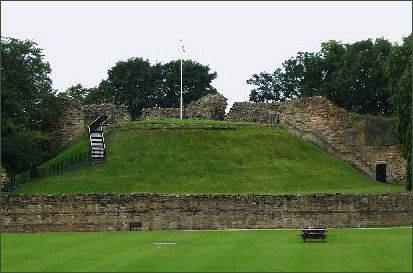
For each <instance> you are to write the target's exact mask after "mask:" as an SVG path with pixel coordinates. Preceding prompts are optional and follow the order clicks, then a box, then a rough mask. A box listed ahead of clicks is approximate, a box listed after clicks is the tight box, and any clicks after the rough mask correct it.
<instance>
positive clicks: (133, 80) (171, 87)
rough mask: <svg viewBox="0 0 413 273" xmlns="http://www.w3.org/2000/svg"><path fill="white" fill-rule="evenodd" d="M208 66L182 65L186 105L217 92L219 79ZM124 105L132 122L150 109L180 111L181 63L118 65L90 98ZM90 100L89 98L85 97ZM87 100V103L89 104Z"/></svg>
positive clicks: (135, 61)
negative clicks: (212, 83) (216, 84)
mask: <svg viewBox="0 0 413 273" xmlns="http://www.w3.org/2000/svg"><path fill="white" fill-rule="evenodd" d="M216 76H217V75H216V73H211V72H210V68H209V67H208V66H204V65H201V64H199V63H196V62H193V61H191V60H188V61H184V63H183V100H184V103H185V104H187V103H189V102H191V101H193V100H197V99H199V98H201V97H203V96H205V95H207V94H209V93H213V92H216V90H215V89H214V88H213V87H212V86H211V82H212V80H213V79H215V78H216ZM92 94H93V95H96V96H97V97H98V96H100V97H101V98H102V100H105V101H113V102H115V103H116V104H118V105H120V104H122V105H124V106H126V108H127V109H128V111H129V112H130V114H131V115H132V117H133V118H138V117H139V116H140V115H141V113H142V109H144V108H150V107H178V106H179V99H180V61H172V62H169V63H166V64H160V63H158V64H155V65H151V64H150V63H149V61H148V60H144V59H142V58H130V59H128V60H126V61H120V62H117V63H116V65H115V66H114V67H112V68H111V69H110V70H109V71H108V78H107V79H106V80H103V81H102V82H101V83H100V85H99V87H98V88H97V89H96V90H95V91H94V92H91V93H90V94H89V96H92ZM86 98H87V99H88V96H87V97H86ZM87 99H86V100H87Z"/></svg>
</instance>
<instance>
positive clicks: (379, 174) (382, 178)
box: [376, 163, 387, 183]
mask: <svg viewBox="0 0 413 273" xmlns="http://www.w3.org/2000/svg"><path fill="white" fill-rule="evenodd" d="M386 167H387V165H386V164H383V163H380V164H377V165H376V180H377V181H379V182H383V183H386V180H387V179H386Z"/></svg>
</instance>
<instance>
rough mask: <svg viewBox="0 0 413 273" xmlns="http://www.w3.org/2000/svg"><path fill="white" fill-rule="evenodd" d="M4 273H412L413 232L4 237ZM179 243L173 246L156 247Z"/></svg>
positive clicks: (235, 232)
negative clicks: (317, 237) (320, 236)
mask: <svg viewBox="0 0 413 273" xmlns="http://www.w3.org/2000/svg"><path fill="white" fill-rule="evenodd" d="M1 236H2V237H1V239H2V240H1V251H2V255H1V271H23V272H24V271H60V272H64V271H89V272H96V271H105V272H110V271H112V272H115V271H306V272H309V271H330V272H334V271H352V272H354V271H380V272H383V271H406V272H407V271H410V272H411V271H412V230H411V228H390V229H329V233H328V237H327V240H326V242H324V243H323V242H305V243H304V242H303V241H302V239H301V238H300V237H299V231H298V230H261V231H256V230H250V231H145V232H96V233H86V232H85V233H3V234H1ZM157 243H176V244H157Z"/></svg>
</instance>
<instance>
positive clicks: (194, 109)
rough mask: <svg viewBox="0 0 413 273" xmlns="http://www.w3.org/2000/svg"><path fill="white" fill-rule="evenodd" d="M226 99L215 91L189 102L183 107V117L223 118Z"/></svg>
mask: <svg viewBox="0 0 413 273" xmlns="http://www.w3.org/2000/svg"><path fill="white" fill-rule="evenodd" d="M226 108H227V99H226V98H225V97H224V96H223V95H221V94H219V93H217V94H209V95H206V96H205V97H202V98H200V99H199V100H197V101H193V102H191V103H190V104H189V105H188V106H187V108H186V109H185V117H186V118H189V119H213V120H223V119H224V117H225V109H226Z"/></svg>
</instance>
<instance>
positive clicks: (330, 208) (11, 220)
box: [1, 193, 412, 232]
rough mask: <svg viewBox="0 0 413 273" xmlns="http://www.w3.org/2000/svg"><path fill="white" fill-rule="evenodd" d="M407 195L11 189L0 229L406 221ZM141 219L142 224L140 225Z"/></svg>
mask: <svg viewBox="0 0 413 273" xmlns="http://www.w3.org/2000/svg"><path fill="white" fill-rule="evenodd" d="M411 204H412V203H411V194H410V193H386V194H311V195H301V196H300V195H279V196H274V195H162V194H130V195H118V194H92V195H55V196H53V195H38V196H36V195H15V196H9V197H5V198H3V199H2V215H1V216H2V217H1V229H2V231H3V232H40V231H105V230H129V229H130V225H131V224H133V223H134V224H135V225H137V226H138V229H143V230H154V229H156V230H158V229H228V228H301V227H305V226H315V225H325V226H327V227H374V226H385V225H410V224H411V223H412V214H411V209H412V206H411ZM140 225H141V227H139V226H140Z"/></svg>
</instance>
